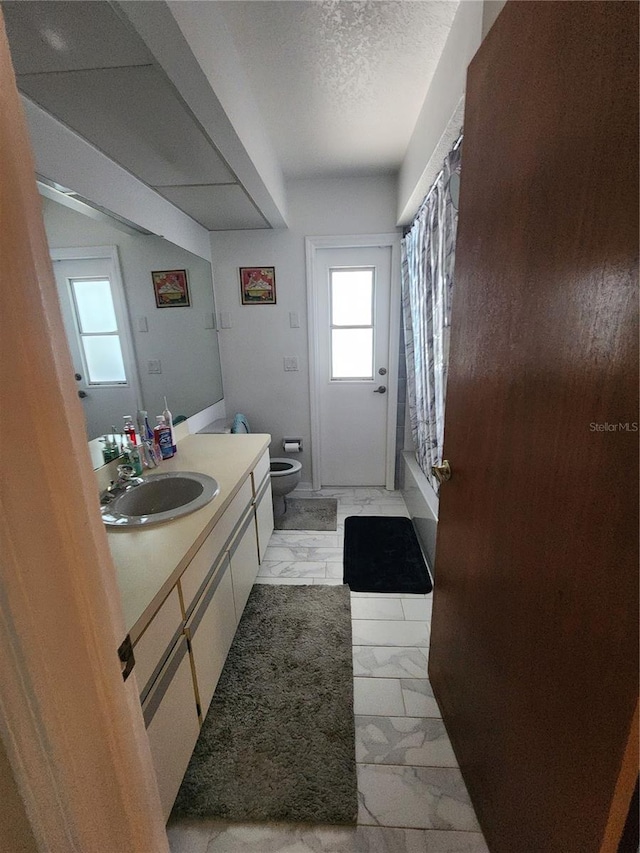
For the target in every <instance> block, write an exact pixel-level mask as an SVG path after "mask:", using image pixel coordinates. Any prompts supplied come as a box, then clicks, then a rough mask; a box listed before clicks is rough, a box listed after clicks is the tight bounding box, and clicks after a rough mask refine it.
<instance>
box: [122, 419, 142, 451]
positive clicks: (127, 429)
mask: <svg viewBox="0 0 640 853" xmlns="http://www.w3.org/2000/svg"><path fill="white" fill-rule="evenodd" d="M123 420H124V434H125V435H126V437H127V439H128V440H129V441H130V442H131V444H137V443H138V442H137V440H136V428H135V427H134V425H133V421H132V419H131V415H124V416H123Z"/></svg>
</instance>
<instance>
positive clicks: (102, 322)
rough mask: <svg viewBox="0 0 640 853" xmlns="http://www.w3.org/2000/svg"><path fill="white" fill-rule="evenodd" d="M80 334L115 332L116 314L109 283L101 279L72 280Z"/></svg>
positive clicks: (107, 280)
mask: <svg viewBox="0 0 640 853" xmlns="http://www.w3.org/2000/svg"><path fill="white" fill-rule="evenodd" d="M71 286H72V287H73V297H74V300H75V304H76V312H77V316H78V326H79V327H80V333H81V334H83V335H86V334H96V333H100V332H103V333H105V332H116V331H117V330H118V324H117V322H116V312H115V308H114V306H113V297H112V295H111V283H110V281H109V279H108V278H103V279H72V280H71Z"/></svg>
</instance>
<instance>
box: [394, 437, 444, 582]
mask: <svg viewBox="0 0 640 853" xmlns="http://www.w3.org/2000/svg"><path fill="white" fill-rule="evenodd" d="M402 457H403V464H404V486H403V488H402V496H403V498H404V500H405V503H406V505H407V509H408V510H409V513H410V515H411V519H412V520H413V524H414V527H415V529H416V533H417V535H418V539H419V540H420V544H421V545H422V550H423V551H424V554H425V557H426V558H427V560H428V563H429V570H430V571H431V574H432V575H433V566H434V562H435V556H436V529H437V526H438V496H437V495H436V493H435V492H434V490H433V487H432V486H431V483H429V481H428V480H427V478H426V477H425V475H424V474H423V472H422V470H421V468H420V466H419V465H418V463H417V462H416V457H415V453H414V452H413V451H409V450H405V451H404V452H403V454H402Z"/></svg>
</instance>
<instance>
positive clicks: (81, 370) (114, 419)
mask: <svg viewBox="0 0 640 853" xmlns="http://www.w3.org/2000/svg"><path fill="white" fill-rule="evenodd" d="M53 269H54V273H55V276H56V283H57V285H58V297H59V299H60V306H61V309H62V318H63V321H64V326H65V331H66V333H67V340H68V341H69V349H70V351H71V358H72V361H73V366H74V370H75V374H76V381H77V384H78V393H79V395H80V397H81V398H82V402H83V408H84V414H85V420H86V423H87V438H88V439H94V438H97V437H98V436H100V435H104V434H105V433H110V432H111V426H112V424H113V425H115V426H116V429H117V430H118V431H121V427H122V417H123V416H124V415H131V416H132V417H133V418H134V420H135V416H136V409H137V407H138V399H139V394H138V384H137V376H136V370H135V364H134V360H133V357H132V351H131V344H130V333H129V326H128V316H127V311H126V306H125V303H124V294H123V293H122V288H121V286H120V282H119V276H118V275H117V273H116V271H115V270H114V260H113V258H111V257H109V258H80V259H73V260H55V259H54V261H53Z"/></svg>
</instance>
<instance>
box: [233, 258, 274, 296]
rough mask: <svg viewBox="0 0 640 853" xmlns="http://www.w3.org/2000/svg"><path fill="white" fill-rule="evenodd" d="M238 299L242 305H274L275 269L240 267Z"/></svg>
mask: <svg viewBox="0 0 640 853" xmlns="http://www.w3.org/2000/svg"><path fill="white" fill-rule="evenodd" d="M240 299H241V301H242V304H243V305H275V304H276V268H275V267H240Z"/></svg>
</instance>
